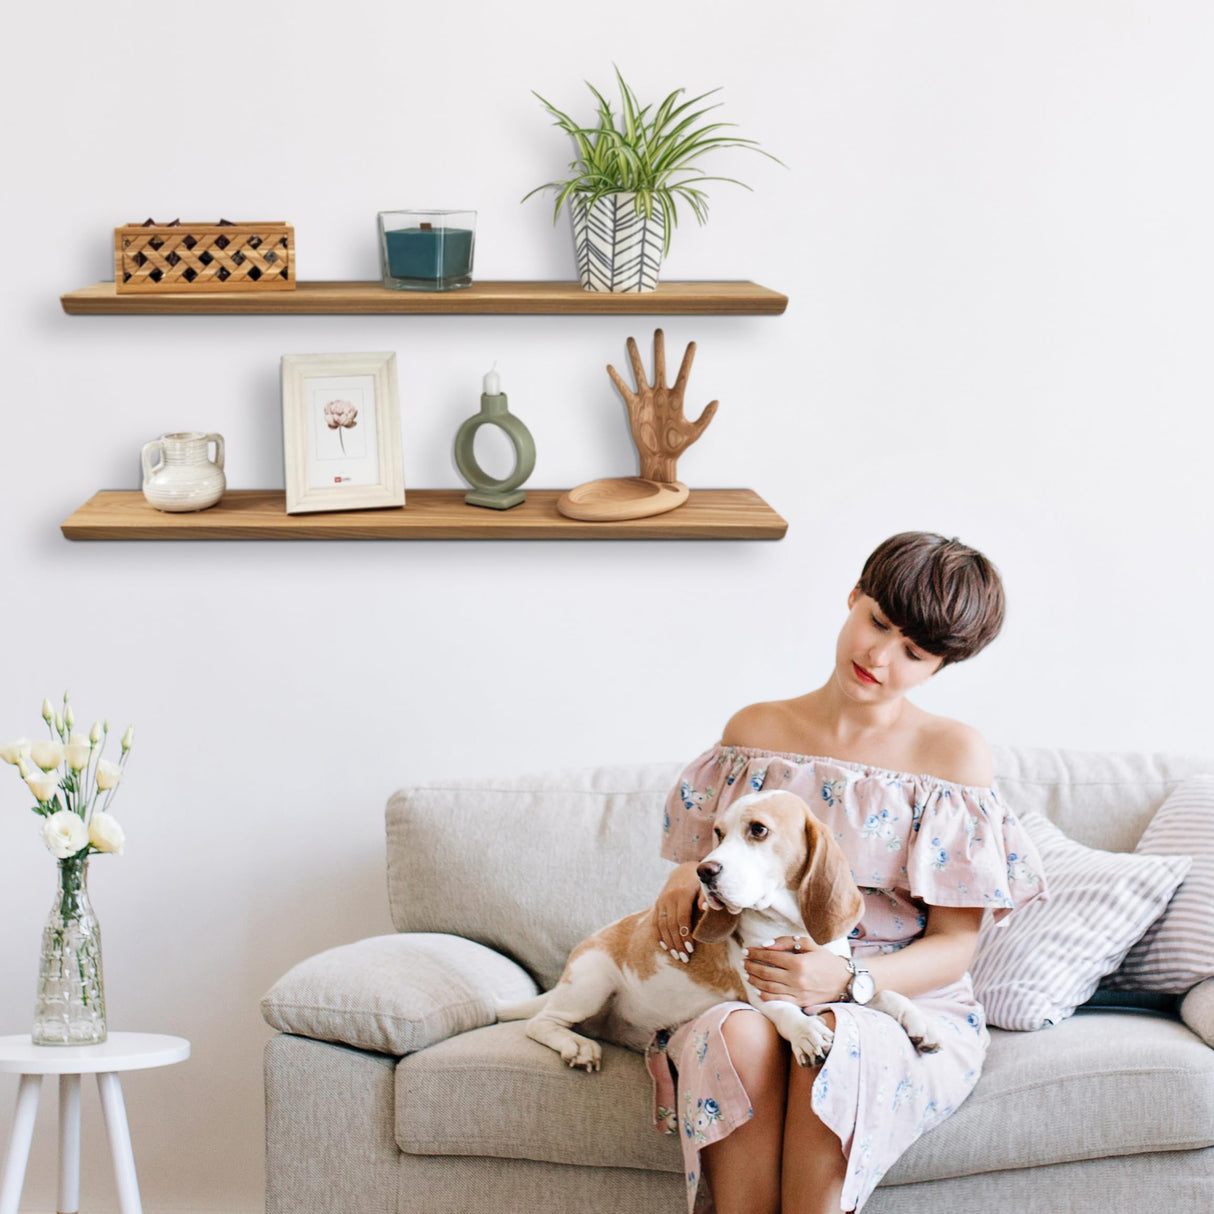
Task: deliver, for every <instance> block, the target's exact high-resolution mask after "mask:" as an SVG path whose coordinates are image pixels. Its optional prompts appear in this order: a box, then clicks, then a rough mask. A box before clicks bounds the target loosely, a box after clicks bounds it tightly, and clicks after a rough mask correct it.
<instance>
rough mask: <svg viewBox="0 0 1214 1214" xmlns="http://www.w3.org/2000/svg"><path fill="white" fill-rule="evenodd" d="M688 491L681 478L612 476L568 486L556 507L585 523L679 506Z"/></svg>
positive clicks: (651, 513)
mask: <svg viewBox="0 0 1214 1214" xmlns="http://www.w3.org/2000/svg"><path fill="white" fill-rule="evenodd" d="M689 492H690V491H689V490H688V488H687V486H686V485H684V484H683V483H682V482H680V481H675V482H673V483H665V482H662V481H649V480H645V478H644V477H640V476H614V477H608V478H607V479H605V480H600V481H587V482H586V483H585V484H584V485H578V486H577V488H575V489H570V490H569V492H568V493H564V494H562V495H561V496H560V497H559V498H558V499H557V503H556V508H557V510H559V511H560V513H561V514H563V515H564V516H565V517H566V518H575V519H578V520H579V521H581V522H584V523H606V522H615V521H617V520H619V519H626V518H649V517H650V516H651V515H654V514H665V513H666V511H667V510H673V509H674V508H675V507H676V506H681V505H682V504H683V503H684V502H685V501H686V500H687V495H688V493H689Z"/></svg>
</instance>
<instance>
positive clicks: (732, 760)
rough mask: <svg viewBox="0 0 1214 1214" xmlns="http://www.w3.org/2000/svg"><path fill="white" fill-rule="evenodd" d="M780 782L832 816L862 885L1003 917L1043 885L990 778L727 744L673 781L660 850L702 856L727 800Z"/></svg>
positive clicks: (1030, 848)
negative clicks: (974, 779) (983, 784)
mask: <svg viewBox="0 0 1214 1214" xmlns="http://www.w3.org/2000/svg"><path fill="white" fill-rule="evenodd" d="M774 788H779V789H785V790H787V791H788V792H793V793H796V794H797V795H798V796H799V797H801V798H802V799H803V800H804V801H805V802H806V803H807V804H808V805H809V807H810V809H811V810H812V811H813V813H814V814H815V815H816V816H817V817H818V818H819V819H820V820H821V821H822V822H823V823H825V824H826V826H827V827H828V828H829V829H830V831H831V834H832V835H833V836H834V838H835V840H836V841H837V842H838V844H839V846H840V847H841V848H842V849H843V854H844V855H845V856H846V857H847V860H848V863H849V864H850V865H851V870H852V877H853V878H854V879H855V881H856V884H857V885H859V886H861V887H863V888H866V889H878V890H902V891H905V892H906V893H909V894H910V895H911V897H912V898H915V899H918V900H919V901H920V902H921V903H928V904H932V905H936V906H981V907H989V908H990V909H991V910H992V911H993V912H994V915H995V918H996V919H1001V918H1003V917H1004V916H1005V915H1007V914H1009V913H1010V912H1011V911H1012V910H1014V909H1016V908H1018V907H1021V906H1023V905H1024V904H1025V903H1027V902H1030V901H1031V900H1032V899H1033V898H1035V897H1037V896H1038V895H1040V894H1042V893H1044V890H1045V880H1044V877H1043V876H1042V869H1041V860H1040V857H1039V856H1038V854H1037V849H1036V847H1035V846H1034V845H1033V841H1032V839H1030V838H1029V835H1028V833H1027V832H1026V831H1025V829H1024V828H1023V827H1022V826H1021V825H1020V822H1019V820H1018V819H1017V818H1016V816H1015V814H1013V813H1012V812H1011V810H1010V809H1009V808H1008V807H1006V806H1005V805H1004V804H1003V802H1002V801H1001V800H1000V799H999V796H998V794H997V793H996V792H995V791H994V790H993V789H991V788H979V787H975V786H970V785H965V784H954V783H952V782H950V781H948V780H941V779H939V778H938V777H935V776H929V775H911V774H909V773H906V772H896V771H887V770H884V769H882V768H879V767H868V766H865V765H864V764H860V763H852V762H847V761H844V760H839V759H830V758H824V757H816V756H812V755H793V754H785V753H780V752H776V751H768V750H756V749H752V748H748V747H743V746H725V745H723V744H720V743H718V744H717V745H715V746H712V747H710V748H709V749H708V750H706V751H705V752H704V753H703V754H702V755H699V756H698V757H697V758H695V759H693V760H692V761H691V762H690V763H689V764H688V765H687V766H686V767H685V768H684V769H683V771H682V773H681V774H680V776H679V778H678V780H677V781H676V783H675V786H674V788H672V789H671V791H670V795H669V796H668V797H667V799H666V810H665V818H664V821H663V830H662V855H663V856H665V857H666V859H668V860H673V861H675V863H682V862H684V861H687V860H702V859H703V858H704V857H705V856H706V855H707V854H708V853H709V852H710V851H711V850H712V843H713V838H712V824H713V822H714V820H715V819H716V816H717V813H718V812H719V810H721V809H722V808H724V807H725V806H727V805H729V804H730V803H731V802H732V801H733V800H734V799H735V798H737V797H739V796H743V795H745V794H746V793H750V792H758V791H760V790H762V789H774Z"/></svg>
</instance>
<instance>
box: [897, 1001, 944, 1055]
mask: <svg viewBox="0 0 1214 1214" xmlns="http://www.w3.org/2000/svg"><path fill="white" fill-rule="evenodd" d="M899 1023H900V1024H901V1025H902V1028H903V1030H904V1031H905V1033H906V1035H907V1036H908V1037H909V1038H910V1040H911V1045H913V1046H914V1047H915V1049H917V1050H918V1051H919V1053H920V1054H935V1053H937V1052H938V1051H939V1049H940V1046H941V1044H942V1042H941V1041H940V1038H939V1037H938V1036H937V1035H936V1031H935V1029H933V1028H932V1026H931V1024H930V1023H929V1021H928V1018H927V1017H926V1016H925V1015H923V1013H922V1012H921V1011H919V1009H918V1008H916V1007H911V1009H910V1010H909V1011H908V1012H907V1013H906V1014H905V1015H903V1016H902V1017H901V1018H900V1020H899Z"/></svg>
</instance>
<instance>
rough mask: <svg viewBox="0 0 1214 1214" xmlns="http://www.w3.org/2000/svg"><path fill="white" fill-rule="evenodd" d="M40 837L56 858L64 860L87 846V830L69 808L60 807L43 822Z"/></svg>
mask: <svg viewBox="0 0 1214 1214" xmlns="http://www.w3.org/2000/svg"><path fill="white" fill-rule="evenodd" d="M42 838H43V839H44V840H45V842H46V845H47V847H48V848H50V851H51V854H52V855H53V856H54V857H55V859H56V860H66V859H67V858H68V856H74V855H75V854H76V853H77V852H78V851H79V850H80V849H81V848H82V847H87V846H88V841H89V832H88V831H87V830H85V828H84V823H83V822H81V821H80V819H79V818H78V817H77V816H76V815H75V814H74V813H72V811H71V810H70V809H61V810H60V811H59V812H58V813H57V814H51V816H50V817H49V818H47V820H46V821H45V822H43V824H42Z"/></svg>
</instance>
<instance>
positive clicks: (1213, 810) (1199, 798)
mask: <svg viewBox="0 0 1214 1214" xmlns="http://www.w3.org/2000/svg"><path fill="white" fill-rule="evenodd" d="M1134 850H1135V851H1136V852H1138V853H1139V854H1150V855H1156V856H1160V855H1168V854H1172V855H1178V854H1185V855H1190V856H1192V857H1193V867H1192V868H1190V869H1189V871H1188V874H1187V875H1186V877H1185V879H1184V882H1183V884H1182V885H1181V886H1180V888H1179V889H1178V890H1177V891H1176V896H1175V897H1174V898H1173V899H1172V901H1171V902H1170V903H1168V908H1167V910H1166V911H1164V913H1163V915H1162V916H1160V918H1158V919H1157V920H1156V921H1155V922H1154V923H1153V924H1151V926H1150V927H1149V928H1148V929H1147V933H1146V935H1145V936H1143V938H1142V939H1141V940H1139V941H1138V943H1137V944H1135V945H1134V947H1133V948H1132V949H1130V951H1129V953H1127V954H1126V958H1125V960H1124V961H1123V962H1122V963H1121V968H1120V969H1118V970H1117V972H1116V973H1114V974H1110V975H1109V977H1108V979H1107V980H1106V982H1105V985H1106V986H1108V987H1109V988H1110V989H1112V990H1134V991H1165V992H1168V993H1170V994H1182V993H1183V992H1185V991H1187V990H1189V989H1190V988H1191V987H1194V986H1196V985H1197V984H1198V983H1199V982H1203V981H1204V980H1205V979H1207V978H1210V977H1214V931H1211V930H1210V925H1211V924H1212V923H1214V779H1212V778H1211V777H1209V776H1195V777H1193V778H1192V779H1190V780H1186V781H1185V782H1184V783H1183V784H1182V785H1181V786H1180V787H1179V788H1178V789H1176V791H1175V792H1173V793H1172V795H1171V796H1170V797H1168V799H1167V800H1166V801H1165V802H1164V803H1163V804H1162V805H1161V806H1160V807H1159V810H1158V811H1157V812H1156V814H1155V816H1154V817H1153V818H1152V819H1151V823H1150V825H1149V826H1148V827H1147V828H1146V831H1145V832H1144V833H1143V836H1142V838H1141V839H1139V840H1138V846H1137V847H1136V848H1135V849H1134Z"/></svg>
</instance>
